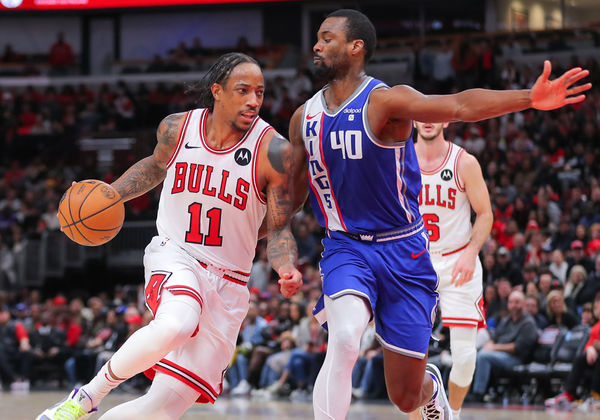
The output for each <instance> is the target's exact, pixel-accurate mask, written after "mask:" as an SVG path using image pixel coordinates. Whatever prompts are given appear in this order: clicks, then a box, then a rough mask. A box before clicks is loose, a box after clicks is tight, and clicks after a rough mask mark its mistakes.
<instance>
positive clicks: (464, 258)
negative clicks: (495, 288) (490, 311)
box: [450, 249, 477, 287]
mask: <svg viewBox="0 0 600 420" xmlns="http://www.w3.org/2000/svg"><path fill="white" fill-rule="evenodd" d="M476 258H477V255H473V254H472V253H471V252H470V250H469V249H467V250H465V252H463V253H462V255H461V256H460V257H459V258H458V261H456V264H454V267H452V279H451V280H450V284H454V286H455V287H460V286H462V285H463V284H465V283H468V282H470V281H471V279H472V278H473V272H474V271H475V260H476Z"/></svg>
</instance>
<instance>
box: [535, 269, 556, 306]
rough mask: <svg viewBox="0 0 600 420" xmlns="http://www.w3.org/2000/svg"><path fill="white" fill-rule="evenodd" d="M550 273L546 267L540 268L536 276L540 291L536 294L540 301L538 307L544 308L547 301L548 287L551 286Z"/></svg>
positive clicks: (551, 278)
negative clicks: (537, 276)
mask: <svg viewBox="0 0 600 420" xmlns="http://www.w3.org/2000/svg"><path fill="white" fill-rule="evenodd" d="M553 279H554V278H553V277H552V273H551V272H550V271H548V269H542V270H541V271H540V274H539V278H538V284H537V286H538V289H539V291H540V293H539V295H538V299H539V301H540V307H541V308H545V307H546V303H547V298H548V294H549V293H550V288H551V287H552V280H553Z"/></svg>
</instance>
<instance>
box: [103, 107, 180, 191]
mask: <svg viewBox="0 0 600 420" xmlns="http://www.w3.org/2000/svg"><path fill="white" fill-rule="evenodd" d="M184 118H185V113H179V114H172V115H168V116H167V117H165V118H164V119H163V120H162V121H161V122H160V124H159V125H158V129H157V130H156V139H157V141H158V143H157V145H156V147H155V148H154V153H153V154H152V156H148V157H147V158H144V159H142V160H140V161H139V162H137V163H135V164H134V165H133V166H132V167H131V168H129V169H128V170H127V171H126V172H125V173H124V174H123V175H122V176H121V177H120V178H119V179H117V180H116V181H115V182H114V183H113V184H112V186H113V187H114V188H115V189H116V190H117V192H118V193H119V194H121V198H122V199H123V201H127V200H131V199H132V198H135V197H138V196H140V195H142V194H144V193H145V192H147V191H150V190H151V189H152V188H154V187H156V186H157V185H158V184H160V182H161V181H162V180H163V179H164V178H165V175H166V174H167V170H166V166H165V165H166V164H167V162H168V161H169V159H170V158H171V155H172V153H173V150H174V149H175V147H176V146H177V141H178V140H179V131H180V129H181V125H182V123H183V119H184Z"/></svg>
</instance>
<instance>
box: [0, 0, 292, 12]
mask: <svg viewBox="0 0 600 420" xmlns="http://www.w3.org/2000/svg"><path fill="white" fill-rule="evenodd" d="M285 1H293V0H258V1H256V0H0V11H4V10H73V9H112V8H118V7H155V6H178V5H189V4H227V3H266V2H285Z"/></svg>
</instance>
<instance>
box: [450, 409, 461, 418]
mask: <svg viewBox="0 0 600 420" xmlns="http://www.w3.org/2000/svg"><path fill="white" fill-rule="evenodd" d="M452 417H454V420H458V419H459V418H460V408H459V409H458V410H455V409H454V408H452Z"/></svg>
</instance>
